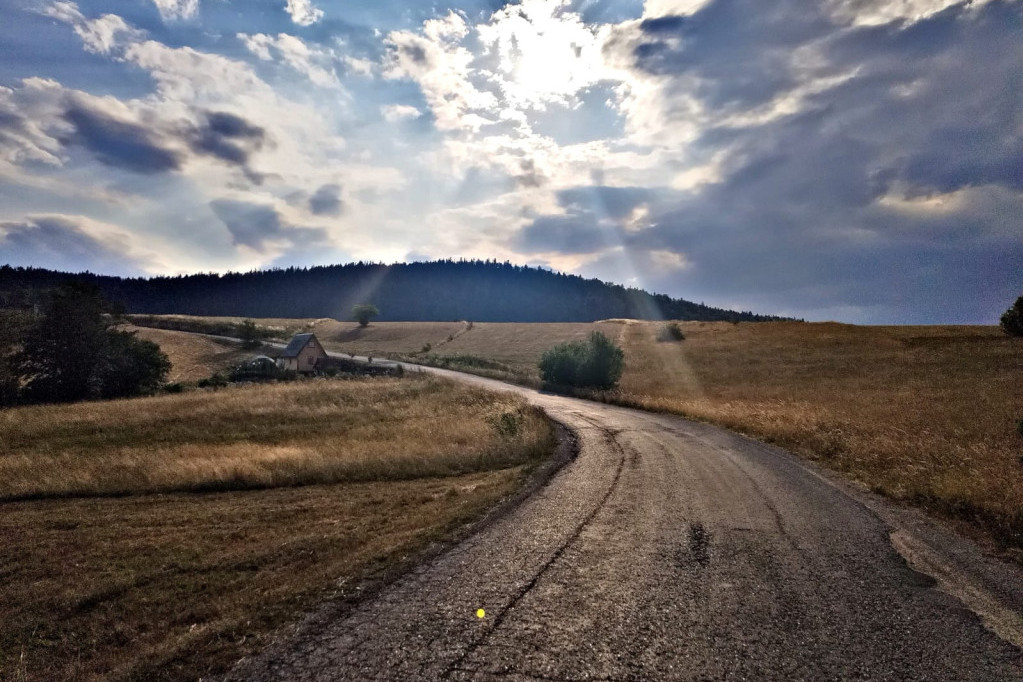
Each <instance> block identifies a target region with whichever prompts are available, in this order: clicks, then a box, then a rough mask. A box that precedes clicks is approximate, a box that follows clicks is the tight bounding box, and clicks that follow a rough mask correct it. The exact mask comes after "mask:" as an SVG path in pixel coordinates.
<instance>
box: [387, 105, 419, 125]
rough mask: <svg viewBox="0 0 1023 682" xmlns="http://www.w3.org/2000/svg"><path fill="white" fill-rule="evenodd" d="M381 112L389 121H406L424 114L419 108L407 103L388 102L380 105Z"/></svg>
mask: <svg viewBox="0 0 1023 682" xmlns="http://www.w3.org/2000/svg"><path fill="white" fill-rule="evenodd" d="M380 113H381V114H382V115H383V117H384V119H385V120H386V121H387V122H388V123H397V122H398V121H406V120H409V119H413V118H419V117H420V116H422V115H423V112H421V111H419V109H416V108H415V107H413V106H409V105H407V104H388V105H385V106H382V107H380Z"/></svg>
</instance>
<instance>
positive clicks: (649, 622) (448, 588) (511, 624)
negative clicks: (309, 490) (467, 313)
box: [229, 370, 1023, 681]
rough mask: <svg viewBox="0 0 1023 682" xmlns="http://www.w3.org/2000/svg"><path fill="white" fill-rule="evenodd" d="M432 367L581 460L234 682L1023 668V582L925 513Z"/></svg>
mask: <svg viewBox="0 0 1023 682" xmlns="http://www.w3.org/2000/svg"><path fill="white" fill-rule="evenodd" d="M430 371H436V372H437V373H439V374H444V375H448V376H455V377H456V378H459V379H460V380H464V381H472V382H475V383H480V384H483V385H486V386H490V387H492V388H498V389H500V390H514V391H519V392H522V393H524V394H526V395H528V396H529V397H530V399H531V400H533V401H534V402H535V403H537V404H539V405H541V406H542V407H544V408H545V409H546V410H547V411H548V412H549V413H550V414H551V416H552V417H554V418H555V419H557V420H559V421H561V422H563V423H564V424H566V425H567V426H568V427H569V428H571V429H573V430H574V431H575V432H576V433H577V434H578V436H579V440H580V454H579V456H578V457H577V458H576V459H575V460H574V461H572V462H571V463H570V464H568V465H567V466H566V467H565V468H564V469H562V471H561V472H560V473H559V474H557V475H556V476H555V477H554V478H553V479H552V480H551V481H550V482H549V483H548V485H547V486H546V487H544V488H543V489H542V490H540V491H539V492H537V493H536V494H535V495H533V496H532V497H530V498H529V499H528V500H526V501H525V502H524V503H523V504H522V505H521V506H520V507H518V508H517V509H515V510H514V511H513V512H512V513H510V514H508V515H507V516H506V517H504V518H503V519H501V520H500V521H498V522H497V523H495V524H493V525H491V526H489V527H487V528H486V529H485V530H483V531H482V532H481V533H479V534H477V535H475V536H473V537H471V538H469V539H468V540H467V541H465V542H463V543H462V544H460V545H458V546H457V547H455V548H454V549H452V550H451V551H449V552H447V553H446V554H443V555H442V556H440V557H438V558H437V559H435V560H433V561H432V562H430V563H428V564H427V565H424V566H421V567H419V568H418V569H417V570H415V571H414V572H412V573H411V574H409V575H408V576H406V577H405V578H403V579H401V580H399V581H398V582H397V583H395V584H394V585H392V586H391V587H390V588H388V589H386V590H385V591H384V592H383V593H381V594H380V595H379V596H378V597H377V598H375V599H373V600H371V601H368V602H366V603H364V604H363V605H362V606H361V607H359V608H357V609H356V610H355V611H354V612H352V613H350V614H348V615H346V616H345V617H343V618H341V619H338V620H335V621H333V622H330V623H329V624H327V625H324V624H323V622H322V620H323V619H315V618H314V619H312V620H310V623H314V622H318V623H319V624H318V625H316V626H311V625H307V626H305V627H303V628H300V629H299V631H298V632H297V634H294V635H293V636H290V637H288V638H287V639H286V640H285V641H281V642H280V643H279V644H278V645H276V646H274V647H272V648H270V649H268V650H267V651H265V652H263V653H262V654H261V655H260V656H259V657H257V658H255V659H252V660H248V661H243V662H242V663H241V664H240V665H239V667H238V668H237V669H236V670H235V671H234V672H233V673H232V674H231V676H230V677H229V679H232V680H444V679H449V680H504V681H523V680H724V679H728V680H744V679H748V680H839V679H841V680H851V679H860V680H936V681H937V680H941V681H945V680H1000V681H1001V680H1019V679H1020V678H1021V677H1023V652H1021V651H1020V649H1018V648H1017V647H1016V646H1014V645H1013V644H1011V643H1010V641H1011V640H1014V641H1016V642H1017V643H1018V644H1019V643H1023V638H1021V637H1020V630H1021V623H1023V620H1021V618H1020V614H1021V613H1023V574H1021V573H1020V572H1019V571H1017V570H1016V569H1014V568H1011V567H1008V566H1006V565H1003V564H1000V563H998V562H995V561H991V560H989V559H987V558H985V557H984V556H983V555H982V554H981V553H980V552H979V550H977V549H976V548H975V547H973V546H972V545H970V544H969V543H966V542H963V541H962V540H959V539H958V538H956V537H954V536H952V535H950V534H948V533H946V532H945V531H943V530H941V529H940V528H938V527H937V526H935V525H933V524H932V523H930V522H929V521H927V520H925V519H923V518H922V517H920V516H919V515H917V514H915V513H914V512H911V511H903V510H899V509H896V508H894V507H891V506H889V505H887V504H886V503H884V502H883V501H881V500H879V499H876V498H874V497H873V496H871V495H869V494H866V493H863V492H860V491H858V490H855V489H853V488H851V487H849V486H848V485H846V484H843V483H841V482H835V481H832V480H831V479H830V477H829V476H827V475H826V474H824V473H822V472H820V471H818V470H816V469H815V468H813V467H812V466H810V465H808V464H806V463H805V462H802V461H800V460H798V459H797V458H795V457H794V456H792V455H789V454H788V453H785V452H783V451H781V450H778V449H776V448H773V447H769V446H766V445H763V444H760V443H757V442H755V441H751V440H749V439H746V438H743V437H741V436H738V435H735V434H732V433H730V432H727V431H724V430H722V429H718V428H716V427H712V426H708V425H704V424H698V423H693V422H688V421H685V420H683V419H680V418H677V417H671V416H665V415H657V414H650V413H645V412H640V411H635V410H629V409H625V408H619V407H613V406H608V405H602V404H598V403H592V402H587V401H582V400H576V399H572V398H566V397H560V396H552V395H546V394H541V393H537V392H535V391H530V390H528V389H523V388H518V387H511V386H508V385H506V384H500V383H498V382H493V381H490V380H486V379H481V378H478V377H468V376H466V375H459V374H456V373H451V372H445V371H443V370H430ZM893 534H894V537H895V540H896V542H895V543H894V544H893V542H892V538H891V536H892V535H893ZM896 545H897V546H898V547H899V549H900V550H901V551H902V552H904V553H905V554H906V555H907V556H910V557H911V558H912V560H913V561H914V565H916V566H917V567H918V568H920V569H921V570H926V571H928V572H929V573H930V574H931V575H925V574H924V573H921V572H917V571H916V570H914V569H912V568H910V566H909V565H908V564H907V562H906V560H905V559H904V558H903V555H901V554H900V553H899V551H897V550H896V548H895V546H896ZM932 576H933V577H932ZM951 594H955V595H957V596H956V597H953V596H951ZM961 600H963V601H961ZM965 604H968V605H969V606H970V607H971V608H973V609H975V610H976V611H978V612H981V613H982V614H983V617H984V620H982V618H981V616H978V615H977V613H975V612H974V611H971V610H970V609H969V608H966V606H965ZM480 608H483V609H485V611H486V615H485V617H484V618H482V619H481V618H478V617H477V615H476V612H477V609H480ZM985 621H986V622H987V623H988V624H989V626H990V627H993V628H995V629H997V630H998V631H999V632H1000V633H1001V635H1002V636H999V635H996V634H995V633H994V632H993V631H992V630H991V629H989V627H986V626H985V624H984V622H985ZM1003 637H1004V638H1007V639H1003ZM1007 640H1010V641H1007Z"/></svg>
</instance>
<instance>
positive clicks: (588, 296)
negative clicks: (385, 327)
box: [0, 260, 782, 322]
mask: <svg viewBox="0 0 1023 682" xmlns="http://www.w3.org/2000/svg"><path fill="white" fill-rule="evenodd" d="M68 278H75V279H80V280H86V281H90V282H93V283H95V284H97V285H98V286H99V287H100V288H101V289H102V290H103V292H104V294H105V295H106V297H107V298H108V299H110V300H112V301H117V302H120V303H122V304H123V305H124V306H125V308H126V309H127V312H130V313H151V314H181V315H216V316H239V317H332V318H335V319H341V320H345V319H349V318H350V317H351V310H352V306H354V305H356V304H358V303H372V304H374V305H376V306H377V307H378V308H379V309H380V312H381V314H380V317H379V318H377V319H379V320H381V321H388V320H392V321H409V322H412V321H442V320H474V321H479V322H592V321H595V320H601V319H607V318H614V317H629V318H638V319H681V320H708V321H713V320H724V321H766V320H776V319H782V318H777V317H772V316H768V315H755V314H753V313H752V312H736V311H732V310H722V309H720V308H712V307H710V306H705V305H702V304H698V303H692V302H690V301H686V300H683V299H680V298H671V297H669V296H665V295H662V294H650V293H647V292H646V291H642V290H640V289H633V288H626V287H623V286H621V285H618V284H609V283H606V282H602V281H600V280H597V279H584V278H582V277H579V276H577V275H566V274H561V273H556V272H551V271H549V270H544V269H541V268H533V267H526V266H521V265H512V264H510V263H498V262H496V261H452V260H442V261H433V262H429V263H397V264H394V265H383V264H377V263H361V262H360V263H349V264H346V265H329V266H319V267H312V268H286V269H273V270H259V271H253V272H246V273H227V274H224V275H218V274H196V275H183V276H178V277H152V278H122V277H110V276H104V275H96V274H92V273H78V274H69V273H63V272H56V271H53V270H44V269H39V268H20V267H19V268H15V267H11V266H7V265H5V266H2V267H0V307H21V306H24V305H28V304H30V303H31V302H32V301H33V300H35V298H36V297H37V296H38V293H39V292H40V291H41V290H43V289H46V288H48V287H52V286H54V285H56V284H58V283H59V282H61V281H63V280H65V279H68Z"/></svg>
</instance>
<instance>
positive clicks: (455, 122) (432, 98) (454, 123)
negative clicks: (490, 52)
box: [383, 12, 498, 130]
mask: <svg viewBox="0 0 1023 682" xmlns="http://www.w3.org/2000/svg"><path fill="white" fill-rule="evenodd" d="M468 31H469V29H468V26H467V24H466V23H465V19H463V18H462V17H461V16H460V15H458V14H456V13H454V12H451V13H449V14H448V15H447V16H445V17H443V18H441V19H430V20H428V21H426V22H424V23H423V30H422V34H417V33H413V32H412V31H392V32H391V33H389V34H388V36H387V39H386V41H385V43H386V45H387V47H388V48H389V50H388V55H387V59H386V62H385V68H384V72H383V75H384V77H386V78H391V79H399V78H408V79H411V80H414V81H416V82H417V83H418V84H419V87H420V89H421V90H422V92H423V96H424V97H425V98H426V101H427V104H428V105H429V106H430V110H431V112H432V113H433V115H434V117H435V119H436V125H437V127H438V128H439V129H441V130H479V128H480V125H481V124H482V123H485V122H487V121H488V120H489V119H486V118H485V117H483V116H481V115H480V113H479V112H484V111H489V110H490V109H492V108H494V107H496V105H497V102H498V100H497V97H495V96H494V94H493V93H491V92H486V91H483V90H480V89H479V88H478V87H477V85H476V84H475V83H474V82H473V78H472V76H473V73H472V69H471V68H470V65H471V63H472V61H473V54H472V53H471V52H470V51H469V50H468V49H467V48H466V47H464V46H462V45H460V44H459V43H460V42H461V40H462V39H463V38H465V36H466V35H467V34H468Z"/></svg>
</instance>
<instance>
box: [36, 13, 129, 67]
mask: <svg viewBox="0 0 1023 682" xmlns="http://www.w3.org/2000/svg"><path fill="white" fill-rule="evenodd" d="M44 13H45V14H46V15H48V16H51V17H53V18H54V19H58V20H60V21H63V22H64V23H67V24H71V25H72V26H73V27H74V31H75V33H76V34H77V35H78V37H79V38H81V39H82V44H83V46H84V47H85V49H86V50H87V51H89V52H94V53H97V54H110V52H111V51H112V50H113V49H114V47H115V46H116V45H117V44H119V43H121V42H123V41H125V40H140V39H142V37H143V36H144V35H145V33H144V32H143V31H140V30H138V29H136V28H133V27H131V26H129V25H128V24H127V23H126V22H125V21H124V19H122V18H121V17H119V16H117V15H115V14H104V15H102V16H100V17H98V18H96V19H86V18H85V16H84V15H82V13H81V12H80V11H79V9H78V5H76V4H75V3H73V2H55V3H53V4H52V5H49V6H48V7H46V9H45V10H44Z"/></svg>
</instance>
